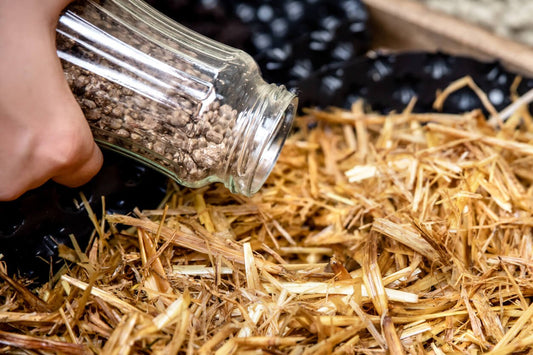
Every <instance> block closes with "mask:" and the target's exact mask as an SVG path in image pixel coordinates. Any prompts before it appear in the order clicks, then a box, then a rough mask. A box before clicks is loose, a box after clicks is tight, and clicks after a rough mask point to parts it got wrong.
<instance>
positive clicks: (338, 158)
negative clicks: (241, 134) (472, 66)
mask: <svg viewBox="0 0 533 355" xmlns="http://www.w3.org/2000/svg"><path fill="white" fill-rule="evenodd" d="M437 104H438V103H437ZM490 111H491V110H490V108H489V112H490ZM489 122H491V124H489V123H488V121H487V120H486V117H484V115H483V114H482V113H481V112H480V111H475V112H470V113H466V114H462V115H449V114H414V113H411V112H410V109H409V107H408V108H407V109H406V110H405V112H402V113H393V114H390V115H378V114H373V113H365V112H364V110H363V107H362V104H360V103H356V104H354V106H353V107H352V109H351V110H340V109H330V110H327V111H318V110H308V111H307V112H306V114H305V115H303V116H301V117H299V118H298V119H297V122H296V124H295V128H294V133H293V134H292V136H291V137H290V139H289V140H288V141H287V143H286V145H285V147H284V149H283V152H282V154H281V157H280V159H279V162H278V164H277V165H276V167H275V169H274V171H273V173H272V175H271V176H270V178H269V180H268V182H267V184H266V185H265V187H264V188H262V189H261V191H260V192H259V193H258V194H257V195H255V196H254V197H252V198H249V199H248V198H243V197H239V196H236V195H231V194H230V193H228V192H227V190H226V189H225V188H223V187H221V186H218V185H214V186H210V187H206V188H201V189H185V188H182V187H178V186H177V185H172V186H171V187H170V189H169V191H170V192H169V194H168V196H167V198H166V199H165V200H164V201H163V202H162V204H161V209H157V210H150V211H135V212H134V213H132V214H131V215H129V216H119V215H108V216H105V217H104V218H102V219H97V218H96V217H95V215H97V214H98V211H93V212H94V213H92V212H91V213H90V218H92V219H93V222H94V224H95V233H94V238H93V239H92V241H91V242H90V245H89V247H88V249H87V250H86V251H82V250H79V248H74V249H70V248H67V247H62V248H61V253H62V256H63V257H64V258H65V259H67V260H70V262H71V263H70V264H69V266H65V268H64V269H63V270H62V271H61V273H60V274H59V275H56V276H55V278H54V279H52V280H51V281H50V282H49V283H47V284H46V285H43V286H42V287H39V288H38V289H35V290H32V291H31V292H30V291H29V290H27V289H26V288H25V287H24V280H12V279H10V278H9V277H7V276H6V273H7V271H8V270H3V273H2V274H3V275H2V276H3V278H4V280H6V281H5V282H4V283H3V284H2V285H1V292H0V299H1V306H0V307H1V308H0V322H1V326H0V344H2V347H1V348H0V351H3V352H9V353H21V354H22V353H23V354H49V353H61V354H79V353H101V354H177V353H179V354H212V353H214V354H313V355H318V354H331V353H333V354H353V353H364V354H382V353H391V354H403V353H409V354H445V353H446V354H449V353H457V354H464V353H468V354H471V353H485V352H489V353H491V354H508V353H510V352H513V351H524V352H527V351H528V350H529V349H530V348H531V344H533V335H532V334H533V324H532V322H531V318H532V316H533V303H532V297H533V278H532V273H531V272H532V268H533V243H532V228H531V227H532V225H533V214H532V213H533V188H532V184H531V183H532V180H533V145H531V142H532V141H533V120H532V118H531V117H530V116H529V114H528V112H527V110H525V109H523V108H519V109H517V110H515V111H514V113H512V114H510V117H509V118H508V119H507V120H506V121H505V122H503V121H502V120H500V119H499V117H498V116H494V117H492V120H490V121H489ZM82 202H83V201H82V199H81V198H80V203H82ZM88 218H89V217H88ZM4 269H5V267H4Z"/></svg>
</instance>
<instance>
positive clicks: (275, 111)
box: [225, 78, 298, 196]
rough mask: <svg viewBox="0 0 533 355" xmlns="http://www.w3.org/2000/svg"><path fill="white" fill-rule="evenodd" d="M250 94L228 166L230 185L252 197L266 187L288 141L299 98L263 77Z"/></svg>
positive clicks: (228, 183)
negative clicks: (267, 180) (266, 181)
mask: <svg viewBox="0 0 533 355" xmlns="http://www.w3.org/2000/svg"><path fill="white" fill-rule="evenodd" d="M242 91H243V92H244V93H245V94H244V95H246V98H247V101H248V102H246V103H245V107H248V109H246V110H243V111H242V112H240V114H239V117H238V120H237V127H236V131H237V132H240V135H239V137H238V139H236V140H235V141H234V144H233V147H231V148H230V150H229V154H228V157H227V160H226V162H227V165H226V173H225V176H226V181H225V184H226V186H227V187H228V188H229V189H230V190H231V191H232V192H236V193H241V194H243V195H246V196H251V195H253V194H254V193H256V192H257V191H258V190H259V189H260V187H261V186H262V185H263V184H264V182H265V180H266V179H267V177H268V175H269V174H270V172H271V171H272V169H273V167H274V165H275V163H276V161H277V159H278V157H279V154H280V152H281V148H282V147H283V143H284V142H285V139H286V138H287V136H288V134H289V132H290V130H291V127H292V122H293V119H294V116H295V113H296V108H297V106H298V99H297V97H296V96H295V95H294V94H292V93H291V92H289V91H287V90H286V89H285V87H283V86H277V85H275V84H267V83H266V82H264V81H263V80H262V79H261V78H259V80H257V81H254V82H253V85H250V88H245V90H242Z"/></svg>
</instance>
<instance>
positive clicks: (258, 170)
mask: <svg viewBox="0 0 533 355" xmlns="http://www.w3.org/2000/svg"><path fill="white" fill-rule="evenodd" d="M297 107H298V98H297V97H296V96H292V98H291V101H290V103H289V104H288V105H287V107H286V109H285V110H284V111H282V112H281V113H280V114H279V116H278V117H277V119H276V126H275V128H274V129H273V130H272V132H271V134H270V136H269V137H268V139H266V140H265V144H264V145H263V146H262V147H261V150H260V153H259V159H257V161H256V164H255V167H254V169H253V172H252V174H251V177H250V180H249V182H248V184H247V187H246V189H245V191H243V193H244V194H245V195H247V196H251V195H253V194H255V193H256V192H257V191H259V189H260V188H261V187H262V186H263V184H264V183H265V181H266V179H267V178H268V176H269V175H270V173H271V172H272V169H273V168H274V165H275V164H276V162H277V161H278V158H279V155H280V153H281V149H282V148H283V145H284V143H285V140H286V139H287V137H288V135H289V133H290V130H291V128H292V123H293V121H294V117H295V115H296V109H297ZM256 134H261V132H257V133H256Z"/></svg>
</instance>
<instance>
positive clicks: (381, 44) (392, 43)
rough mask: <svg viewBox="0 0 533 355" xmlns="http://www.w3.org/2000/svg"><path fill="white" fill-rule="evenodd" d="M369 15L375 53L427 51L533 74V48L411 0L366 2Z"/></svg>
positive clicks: (375, 0) (370, 0) (365, 0)
mask: <svg viewBox="0 0 533 355" xmlns="http://www.w3.org/2000/svg"><path fill="white" fill-rule="evenodd" d="M363 2H364V3H365V4H366V5H367V6H368V9H369V13H370V28H371V30H372V35H373V49H375V50H387V51H391V50H393V51H395V50H417V49H418V50H428V51H439V50H440V51H443V52H446V53H450V54H455V55H469V56H473V57H475V58H478V59H481V60H495V59H496V60H500V61H501V62H502V64H504V65H505V66H506V67H507V68H509V69H510V70H513V71H515V72H517V73H520V74H523V75H529V76H531V75H533V48H532V47H529V46H526V45H524V44H521V43H517V42H515V41H512V40H510V39H504V38H502V37H499V36H496V35H494V34H492V33H490V32H489V31H486V30H484V29H482V28H480V27H478V26H476V25H473V24H470V23H467V22H465V21H462V20H459V19H457V18H455V17H452V16H450V15H447V14H444V13H441V12H437V11H434V10H431V9H429V8H427V7H426V6H425V5H423V4H421V3H419V2H415V1H412V0H363Z"/></svg>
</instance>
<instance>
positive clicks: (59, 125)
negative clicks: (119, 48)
mask: <svg viewBox="0 0 533 355" xmlns="http://www.w3.org/2000/svg"><path fill="white" fill-rule="evenodd" d="M69 2H70V1H68V0H47V1H42V0H17V1H9V0H7V1H4V0H2V1H0V201H6V200H12V199H15V198H17V197H18V196H20V195H21V194H23V193H24V192H26V191H27V190H30V189H32V188H35V187H38V186H40V185H42V184H44V183H45V182H46V181H48V180H49V179H53V180H54V181H56V182H58V183H61V184H64V185H67V186H71V187H74V186H79V185H82V184H84V183H85V182H87V181H88V180H90V178H91V177H93V176H94V175H95V174H96V173H97V172H98V170H99V169H100V166H101V165H102V154H101V152H100V150H99V148H98V147H97V145H96V144H95V142H94V140H93V137H92V134H91V130H90V129H89V125H88V123H87V120H86V119H85V117H84V115H83V113H82V111H81V109H80V107H79V105H78V104H77V102H76V100H75V99H74V97H73V96H72V93H71V91H70V88H69V86H68V84H67V82H66V80H65V76H64V73H63V69H62V67H61V63H60V61H59V59H58V57H57V54H56V44H55V39H56V33H55V27H56V24H57V19H58V17H59V15H60V13H61V10H62V9H63V8H64V7H65V6H66V5H67V4H68V3H69Z"/></svg>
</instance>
